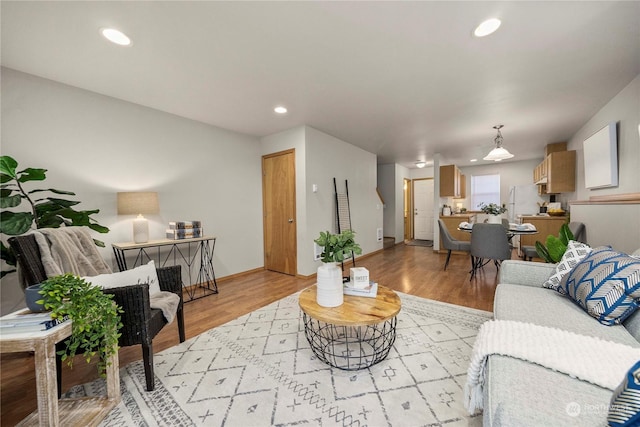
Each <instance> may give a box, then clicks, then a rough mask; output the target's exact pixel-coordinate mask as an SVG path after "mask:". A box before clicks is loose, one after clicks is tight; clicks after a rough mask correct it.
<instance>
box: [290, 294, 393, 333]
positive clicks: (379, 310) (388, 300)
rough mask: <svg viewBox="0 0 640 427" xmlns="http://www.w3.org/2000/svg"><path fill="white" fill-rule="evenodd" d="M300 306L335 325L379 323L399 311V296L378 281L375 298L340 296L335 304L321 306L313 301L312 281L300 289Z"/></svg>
mask: <svg viewBox="0 0 640 427" xmlns="http://www.w3.org/2000/svg"><path fill="white" fill-rule="evenodd" d="M299 303H300V309H301V310H302V311H303V312H305V313H306V314H307V315H309V316H311V317H312V318H314V319H316V320H320V321H322V322H325V323H330V324H332V325H337V326H367V325H375V324H378V323H382V322H384V321H385V320H389V319H391V318H393V317H394V316H396V315H397V314H398V313H399V312H400V307H401V303H400V297H399V296H398V294H396V293H395V292H394V291H392V290H391V289H389V288H386V287H384V286H380V285H378V295H377V296H376V298H368V297H356V296H352V295H345V296H344V303H343V304H342V305H340V306H338V307H322V306H321V305H318V303H317V302H316V285H313V286H310V287H308V288H307V289H305V290H303V291H302V292H301V293H300V299H299Z"/></svg>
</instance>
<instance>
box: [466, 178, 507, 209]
mask: <svg viewBox="0 0 640 427" xmlns="http://www.w3.org/2000/svg"><path fill="white" fill-rule="evenodd" d="M480 203H484V204H486V205H488V204H489V203H495V204H496V205H500V175H498V174H495V175H472V176H471V207H470V208H471V210H478V209H479V207H478V206H479V205H480Z"/></svg>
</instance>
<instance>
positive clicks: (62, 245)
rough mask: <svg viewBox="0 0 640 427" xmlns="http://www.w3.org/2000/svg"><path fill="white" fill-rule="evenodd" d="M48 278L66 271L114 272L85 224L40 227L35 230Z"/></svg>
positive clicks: (96, 273) (76, 272)
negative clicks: (82, 225)
mask: <svg viewBox="0 0 640 427" xmlns="http://www.w3.org/2000/svg"><path fill="white" fill-rule="evenodd" d="M33 234H34V237H35V239H36V242H37V243H38V247H39V248H40V257H41V259H42V265H43V266H44V271H45V273H46V274H47V277H51V276H58V275H60V274H64V273H73V274H76V275H78V276H97V275H98V274H105V273H111V272H112V271H111V268H109V266H108V265H107V263H106V262H104V259H103V258H102V256H101V255H100V253H99V252H98V249H97V248H96V244H95V243H94V241H93V239H92V238H91V236H90V235H89V232H88V231H87V230H85V229H84V228H82V227H63V228H41V229H39V230H37V231H34V232H33Z"/></svg>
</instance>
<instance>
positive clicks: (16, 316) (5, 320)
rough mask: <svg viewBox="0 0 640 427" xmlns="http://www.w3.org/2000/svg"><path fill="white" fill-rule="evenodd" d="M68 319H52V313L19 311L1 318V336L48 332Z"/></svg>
mask: <svg viewBox="0 0 640 427" xmlns="http://www.w3.org/2000/svg"><path fill="white" fill-rule="evenodd" d="M66 320H67V319H66V318H65V319H52V318H51V313H49V312H45V313H32V312H30V311H28V310H25V311H18V312H14V313H11V314H8V315H6V316H2V317H0V334H2V335H5V334H15V333H24V332H38V331H46V330H47V329H51V328H53V327H54V326H57V325H59V324H60V323H62V322H64V321H66Z"/></svg>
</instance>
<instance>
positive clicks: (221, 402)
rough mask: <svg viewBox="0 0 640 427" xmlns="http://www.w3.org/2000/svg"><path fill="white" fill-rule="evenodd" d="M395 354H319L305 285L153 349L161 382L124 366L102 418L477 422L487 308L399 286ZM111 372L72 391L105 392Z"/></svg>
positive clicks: (169, 422) (118, 421) (143, 422)
mask: <svg viewBox="0 0 640 427" xmlns="http://www.w3.org/2000/svg"><path fill="white" fill-rule="evenodd" d="M398 294H399V295H400V298H401V301H402V309H401V311H400V313H399V314H398V317H397V320H398V323H397V337H396V341H395V343H394V345H393V348H392V350H391V352H390V353H389V355H388V357H387V358H386V359H385V360H383V361H382V362H380V363H378V364H377V365H374V366H372V367H370V368H367V369H362V370H358V371H343V370H340V369H335V368H331V367H329V366H328V365H326V364H324V363H323V362H321V361H320V360H318V359H317V358H316V357H315V356H314V354H313V352H312V351H311V349H310V347H309V343H308V342H307V339H306V337H305V334H304V326H303V323H302V314H301V311H300V308H299V306H298V294H294V295H291V296H288V297H286V298H284V299H282V300H279V301H276V302H274V303H272V304H270V305H268V306H265V307H263V308H261V309H259V310H256V311H254V312H252V313H249V314H247V315H245V316H242V317H239V318H237V319H235V320H233V321H231V322H229V323H227V324H225V325H222V326H219V327H216V328H213V329H211V330H209V331H207V332H205V333H203V334H201V335H198V336H196V337H194V338H192V339H190V340H187V341H185V342H184V343H182V344H179V345H177V346H175V347H171V348H169V349H167V350H164V351H162V352H159V353H156V354H155V355H154V362H155V376H156V378H155V384H156V387H155V390H154V391H152V392H147V391H146V390H145V379H144V369H143V366H142V362H141V361H138V362H135V363H131V364H129V365H127V366H125V367H122V368H121V369H120V385H121V391H122V402H121V403H120V404H119V405H118V406H117V407H116V408H114V409H113V410H112V411H111V412H110V414H109V415H108V416H107V418H106V419H105V420H104V421H103V422H102V425H103V426H119V427H120V426H238V427H251V426H298V425H304V426H334V425H338V426H402V427H406V426H427V425H428V426H440V425H443V426H444V425H446V426H476V425H477V426H479V425H481V424H482V417H481V416H478V417H469V415H468V414H467V412H466V411H465V409H464V407H463V405H462V396H463V388H464V384H465V381H466V372H467V366H468V364H469V357H470V355H471V350H472V348H473V342H474V339H475V337H476V334H477V332H478V329H479V328H480V325H482V323H483V322H485V321H487V320H489V319H491V318H492V314H491V313H489V312H485V311H480V310H473V309H469V308H465V307H460V306H456V305H451V304H445V303H441V302H437V301H432V300H427V299H423V298H418V297H414V296H411V295H407V294H403V293H398ZM104 388H105V385H104V381H103V380H97V381H94V382H92V383H89V384H84V385H81V386H76V387H74V388H73V389H71V390H70V391H69V393H67V397H80V396H85V395H89V396H92V395H101V394H104Z"/></svg>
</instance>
